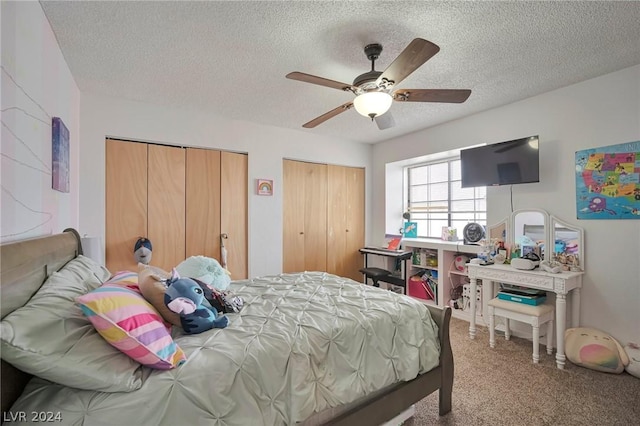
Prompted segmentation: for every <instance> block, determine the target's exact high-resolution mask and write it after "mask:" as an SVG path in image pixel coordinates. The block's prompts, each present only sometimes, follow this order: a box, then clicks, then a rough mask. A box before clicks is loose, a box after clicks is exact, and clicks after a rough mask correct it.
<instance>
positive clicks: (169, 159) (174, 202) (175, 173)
mask: <svg viewBox="0 0 640 426" xmlns="http://www.w3.org/2000/svg"><path fill="white" fill-rule="evenodd" d="M148 147H149V167H148V176H149V181H148V195H147V196H148V200H149V201H148V205H149V211H148V218H149V219H148V220H149V222H148V238H149V239H150V240H151V243H152V244H153V254H152V257H151V264H153V265H155V266H158V267H160V268H163V269H165V270H171V268H174V267H175V266H177V265H178V264H179V263H180V262H182V261H183V260H184V259H185V196H186V195H185V163H186V155H185V150H184V149H183V148H177V147H171V146H163V145H149V146H148Z"/></svg>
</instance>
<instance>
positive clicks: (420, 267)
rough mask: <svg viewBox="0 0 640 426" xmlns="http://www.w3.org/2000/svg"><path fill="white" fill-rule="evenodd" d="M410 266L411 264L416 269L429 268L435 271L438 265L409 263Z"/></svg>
mask: <svg viewBox="0 0 640 426" xmlns="http://www.w3.org/2000/svg"><path fill="white" fill-rule="evenodd" d="M411 266H413V267H414V268H417V269H429V270H431V271H437V270H438V267H437V266H427V265H416V264H413V263H412V264H411Z"/></svg>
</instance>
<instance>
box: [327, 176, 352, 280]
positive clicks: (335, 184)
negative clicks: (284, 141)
mask: <svg viewBox="0 0 640 426" xmlns="http://www.w3.org/2000/svg"><path fill="white" fill-rule="evenodd" d="M327 171H328V176H327V180H328V181H327V193H328V195H329V199H328V217H327V246H328V247H329V251H328V252H327V272H330V273H332V274H336V275H340V276H342V277H344V276H345V273H346V271H347V269H348V266H347V261H348V259H347V244H346V236H345V234H346V233H347V231H346V230H347V228H348V226H349V225H348V222H347V209H346V208H345V206H346V205H347V202H348V197H349V194H348V190H347V186H346V182H347V177H346V173H347V168H346V167H340V166H334V165H329V166H328V170H327Z"/></svg>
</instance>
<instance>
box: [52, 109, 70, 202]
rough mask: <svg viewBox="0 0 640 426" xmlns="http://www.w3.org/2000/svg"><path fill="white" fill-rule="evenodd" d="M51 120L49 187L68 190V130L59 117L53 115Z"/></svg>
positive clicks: (61, 190)
mask: <svg viewBox="0 0 640 426" xmlns="http://www.w3.org/2000/svg"><path fill="white" fill-rule="evenodd" d="M51 121H52V123H51V149H52V156H51V162H52V173H51V178H52V182H51V187H52V188H53V189H55V190H56V191H60V192H69V130H68V129H67V126H65V125H64V123H63V122H62V119H61V118H60V117H53V119H52V120H51Z"/></svg>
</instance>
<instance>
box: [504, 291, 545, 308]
mask: <svg viewBox="0 0 640 426" xmlns="http://www.w3.org/2000/svg"><path fill="white" fill-rule="evenodd" d="M498 299H501V300H508V301H510V302H517V303H524V304H525V305H532V306H538V305H541V304H543V303H544V302H545V300H547V296H546V293H545V294H544V295H522V294H514V293H510V292H503V291H499V292H498Z"/></svg>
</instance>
